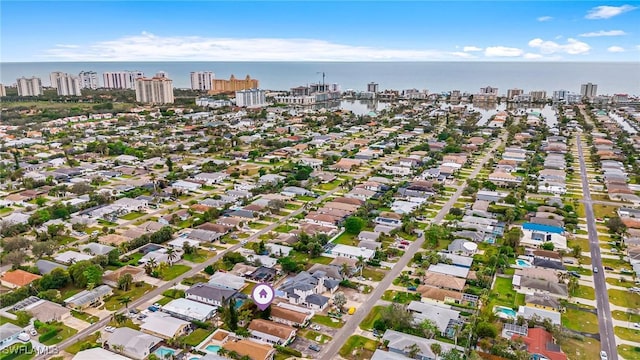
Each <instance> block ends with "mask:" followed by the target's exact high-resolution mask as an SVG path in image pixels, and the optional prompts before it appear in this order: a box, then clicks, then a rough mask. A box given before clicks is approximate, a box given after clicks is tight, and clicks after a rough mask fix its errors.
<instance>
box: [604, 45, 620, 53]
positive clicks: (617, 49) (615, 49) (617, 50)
mask: <svg viewBox="0 0 640 360" xmlns="http://www.w3.org/2000/svg"><path fill="white" fill-rule="evenodd" d="M607 51H608V52H612V53H621V52H624V48H623V47H621V46H609V47H608V48H607Z"/></svg>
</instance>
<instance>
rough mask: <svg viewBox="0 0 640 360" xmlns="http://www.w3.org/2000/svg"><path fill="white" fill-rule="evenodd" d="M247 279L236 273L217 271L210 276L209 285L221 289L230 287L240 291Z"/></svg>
mask: <svg viewBox="0 0 640 360" xmlns="http://www.w3.org/2000/svg"><path fill="white" fill-rule="evenodd" d="M244 283H245V280H244V278H243V277H242V276H238V275H234V274H231V273H228V272H220V271H217V272H216V273H214V274H213V275H211V277H210V278H209V285H211V286H215V287H218V288H220V289H229V290H236V291H239V290H240V289H242V288H243V287H244Z"/></svg>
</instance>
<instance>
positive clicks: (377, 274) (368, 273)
mask: <svg viewBox="0 0 640 360" xmlns="http://www.w3.org/2000/svg"><path fill="white" fill-rule="evenodd" d="M385 275H386V273H385V272H384V271H381V270H376V269H371V268H368V267H365V268H364V269H363V270H362V276H363V277H365V278H367V279H369V278H370V279H371V281H382V279H384V276H385Z"/></svg>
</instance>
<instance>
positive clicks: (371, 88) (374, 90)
mask: <svg viewBox="0 0 640 360" xmlns="http://www.w3.org/2000/svg"><path fill="white" fill-rule="evenodd" d="M367 92H372V93H374V94H375V93H377V92H378V83H374V82H373V81H372V82H370V83H368V84H367Z"/></svg>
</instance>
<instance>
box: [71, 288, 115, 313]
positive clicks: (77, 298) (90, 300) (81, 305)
mask: <svg viewBox="0 0 640 360" xmlns="http://www.w3.org/2000/svg"><path fill="white" fill-rule="evenodd" d="M112 294H113V290H112V289H111V288H110V287H109V286H107V285H100V286H98V287H97V288H95V289H92V290H83V291H81V292H79V293H77V294H75V295H73V296H71V297H69V298H67V299H65V300H64V302H63V303H64V305H65V306H67V307H69V308H70V309H73V310H77V311H83V310H84V309H86V308H89V307H96V306H99V305H100V304H101V303H102V300H103V299H104V298H106V297H109V296H111V295H112Z"/></svg>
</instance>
